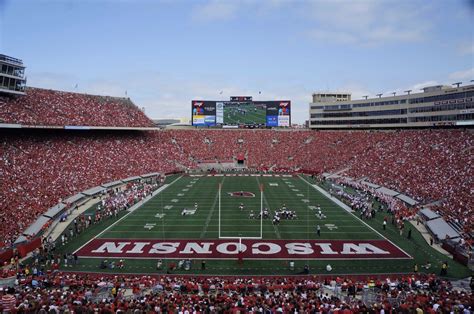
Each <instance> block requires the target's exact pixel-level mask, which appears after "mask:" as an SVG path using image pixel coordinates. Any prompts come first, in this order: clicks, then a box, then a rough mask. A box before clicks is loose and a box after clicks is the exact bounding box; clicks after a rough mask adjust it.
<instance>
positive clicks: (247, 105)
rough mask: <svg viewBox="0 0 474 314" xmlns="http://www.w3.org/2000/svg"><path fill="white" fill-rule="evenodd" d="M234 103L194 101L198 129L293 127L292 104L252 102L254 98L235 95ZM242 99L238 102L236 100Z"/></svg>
mask: <svg viewBox="0 0 474 314" xmlns="http://www.w3.org/2000/svg"><path fill="white" fill-rule="evenodd" d="M232 98H233V99H232V100H231V101H210V100H193V101H192V123H193V125H194V126H215V125H219V126H247V127H289V126H291V101H289V100H272V101H252V100H251V97H250V96H245V97H238V96H233V97H232ZM237 99H238V101H236V100H237Z"/></svg>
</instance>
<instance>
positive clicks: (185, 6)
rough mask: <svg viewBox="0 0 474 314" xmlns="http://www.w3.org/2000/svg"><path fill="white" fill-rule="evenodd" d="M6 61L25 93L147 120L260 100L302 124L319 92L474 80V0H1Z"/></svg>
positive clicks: (0, 41)
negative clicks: (284, 106)
mask: <svg viewBox="0 0 474 314" xmlns="http://www.w3.org/2000/svg"><path fill="white" fill-rule="evenodd" d="M0 53H2V54H6V55H10V56H13V57H16V58H20V59H22V60H23V62H24V64H25V65H26V67H27V69H26V76H27V85H28V86H34V87H42V88H50V89H58V90H65V91H77V92H83V93H88V94H99V95H111V96H121V97H124V96H125V95H127V96H128V97H130V98H131V99H132V100H133V102H134V103H135V104H137V105H138V106H139V107H143V108H144V110H145V113H146V114H147V115H148V116H149V117H151V118H187V119H189V118H190V116H191V108H190V107H191V100H193V99H208V100H227V99H228V98H229V96H237V95H252V96H254V99H255V100H278V99H284V100H287V99H289V100H291V101H292V122H293V123H303V122H304V121H305V120H307V119H308V106H309V105H308V104H309V102H310V101H311V94H312V93H313V92H325V91H344V92H350V93H352V95H353V99H358V98H361V97H362V96H363V95H370V96H373V97H375V95H376V94H378V93H384V94H387V95H388V93H391V92H398V93H402V92H403V91H404V90H407V89H413V90H414V91H415V90H419V89H420V88H422V87H424V86H428V85H434V84H452V83H454V82H458V81H462V82H469V81H470V80H472V79H474V0H444V1H440V0H431V1H418V0H398V1H392V0H359V1H357V0H352V1H345V0H322V1H319V0H314V1H304V0H293V1H285V0H224V1H220V0H209V1H204V0H176V1H172V0H158V1H151V0H133V1H132V0H116V1H112V0H94V1H92V0H78V1H72V0H71V1H67V0H56V1H46V0H32V1H26V0H25V1H23V0H11V1H10V0H0ZM76 86H77V87H76ZM259 92H261V93H260V94H259Z"/></svg>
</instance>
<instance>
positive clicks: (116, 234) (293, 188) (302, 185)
mask: <svg viewBox="0 0 474 314" xmlns="http://www.w3.org/2000/svg"><path fill="white" fill-rule="evenodd" d="M307 180H309V178H303V177H298V176H293V177H290V176H288V177H283V176H275V177H267V176H194V177H193V176H182V177H174V178H173V180H169V181H168V182H169V183H168V185H167V186H166V187H165V188H164V190H163V191H162V192H160V193H158V194H157V195H156V196H154V197H153V198H152V199H150V200H149V201H148V202H146V203H145V204H144V205H142V206H140V207H139V208H137V209H136V210H134V211H132V212H126V213H122V215H121V216H120V218H118V219H110V220H106V221H105V222H103V223H102V224H100V225H94V226H93V227H91V228H89V229H88V230H86V231H85V232H83V233H82V234H81V235H79V236H78V237H76V238H75V239H74V240H73V241H72V242H70V243H68V244H67V245H66V246H65V247H61V250H62V251H69V252H72V251H76V250H77V249H79V248H81V249H82V251H81V250H79V252H83V251H84V250H85V251H87V250H88V249H89V247H90V249H89V250H90V252H91V251H96V252H98V251H100V250H101V249H102V250H103V251H104V250H105V253H108V252H109V251H107V249H104V247H101V244H102V243H103V242H104V241H109V240H110V239H112V240H113V241H115V244H114V245H116V247H115V249H117V248H118V247H119V246H120V245H128V246H125V247H124V248H126V249H123V250H122V251H121V252H120V253H117V254H115V255H114V254H112V255H109V256H107V254H105V255H104V254H102V253H103V252H102V253H97V256H92V255H91V256H90V254H88V253H84V254H82V253H81V254H79V255H80V256H81V257H80V264H79V265H77V266H73V267H68V268H67V269H68V270H74V271H99V269H98V264H99V262H100V260H103V259H108V260H109V261H110V260H118V259H119V258H123V259H125V260H126V267H125V268H124V269H123V270H117V269H114V270H101V271H105V272H131V273H162V272H165V271H166V270H167V266H168V265H169V264H171V263H177V262H178V260H180V259H182V257H181V256H180V257H175V256H172V255H170V256H166V254H165V255H163V254H161V255H160V254H155V255H153V254H151V255H150V254H148V253H149V252H152V251H153V249H150V248H148V249H146V251H143V252H145V253H143V254H135V255H127V250H128V252H129V253H130V252H132V251H133V250H137V249H138V251H139V249H141V247H139V245H142V246H143V250H145V246H144V245H145V244H143V243H151V244H149V247H151V245H152V244H153V243H155V242H160V243H165V244H164V245H172V244H173V243H175V242H176V243H178V242H179V241H181V242H180V243H181V244H180V245H183V246H184V245H186V244H188V243H189V242H196V241H201V242H203V243H208V245H209V243H213V245H217V244H218V243H220V242H218V241H225V240H219V237H221V238H234V239H235V240H227V241H234V242H237V243H238V241H239V240H238V238H239V237H240V238H244V240H242V241H245V238H256V239H257V240H253V241H254V242H252V243H254V245H255V242H265V241H267V242H272V243H277V244H278V243H280V244H281V243H283V244H281V247H282V248H283V249H284V248H285V245H288V243H292V242H294V241H296V240H297V241H300V242H304V243H315V242H317V241H319V242H324V243H333V242H334V241H335V242H337V241H339V242H343V243H346V242H348V243H351V242H354V241H362V242H364V243H365V242H370V241H372V242H371V243H382V242H383V243H385V244H386V245H389V244H388V243H392V244H393V246H394V247H396V248H397V249H399V253H400V252H402V253H405V252H406V255H405V256H403V257H400V256H399V257H393V258H392V256H391V255H386V256H382V258H369V259H360V258H358V257H357V256H356V255H347V256H344V255H343V254H339V255H337V256H336V255H334V256H335V257H336V258H327V256H324V255H320V256H319V257H316V258H311V257H303V258H301V257H300V256H295V259H294V263H295V269H294V270H290V269H289V267H288V263H289V260H290V259H289V258H287V257H285V256H280V255H278V256H277V255H275V257H273V256H271V257H268V258H267V257H265V256H263V257H262V256H258V258H257V259H254V258H253V257H255V256H253V257H252V258H248V259H247V258H243V259H242V258H237V257H236V255H232V256H231V255H229V258H211V257H210V256H211V255H209V257H207V256H205V255H204V256H202V255H190V256H189V258H191V259H192V266H191V270H188V271H186V270H173V273H193V274H225V275H240V274H250V275H253V274H255V275H259V274H262V275H275V274H281V275H288V274H299V273H301V272H302V269H303V267H304V265H308V266H309V267H310V273H311V274H315V273H317V274H327V271H326V266H327V265H328V264H330V265H331V267H332V271H331V273H332V274H367V273H407V272H411V271H412V270H413V265H414V264H415V263H418V265H422V264H425V263H426V261H428V260H429V261H430V262H431V263H432V265H433V266H432V268H431V269H430V270H429V272H436V273H438V272H439V269H440V266H441V263H442V262H443V261H444V260H446V259H447V257H444V256H443V255H442V254H440V253H438V252H437V251H435V250H433V249H432V248H430V247H429V245H428V244H427V243H426V242H425V241H424V240H423V238H422V237H421V235H420V234H419V233H418V232H417V231H416V229H415V228H412V238H411V239H409V240H408V239H407V237H406V232H405V234H403V235H402V236H400V235H399V232H398V230H397V229H396V228H395V227H394V226H391V225H390V224H389V225H388V227H387V230H382V221H383V216H384V215H385V214H384V213H378V214H377V215H376V218H375V219H372V220H364V221H361V220H360V219H359V218H358V217H357V215H354V214H351V213H349V212H348V211H346V210H345V209H343V208H342V207H340V206H339V205H337V204H336V203H334V202H333V201H332V200H330V199H329V198H327V197H326V196H324V195H323V194H322V193H320V192H319V191H318V190H316V189H315V188H314V187H313V186H312V185H311V184H310V183H309V182H308V181H307ZM219 184H221V185H222V189H221V193H220V201H219V188H218V187H219ZM260 186H262V187H263V197H262V196H261V194H260V193H261V192H260ZM233 192H236V193H234V194H233V195H231V194H232V193H233ZM241 192H245V193H246V194H248V195H250V196H251V197H241V196H240V193H241ZM196 203H197V208H196V205H195V204H196ZM261 203H262V204H263V207H266V208H269V209H270V211H271V215H270V218H268V219H263V220H260V219H256V218H253V219H252V218H250V217H249V215H250V213H251V212H253V213H254V214H258V213H259V212H260V207H261ZM219 204H220V206H219ZM240 204H243V205H244V208H243V209H240V208H239V206H240ZM283 205H285V206H286V207H287V209H288V210H291V211H294V212H295V214H296V217H297V218H295V219H281V220H280V223H279V224H278V225H275V224H273V223H272V217H271V216H273V212H274V211H275V210H276V209H279V208H281V207H282V206H283ZM317 205H319V206H320V207H321V209H322V213H323V215H324V216H325V217H324V218H320V217H318V216H317V215H316V214H317V213H318V211H317V210H316V209H315V206H317ZM91 210H92V211H93V209H91ZM183 211H185V212H186V214H185V215H183ZM261 223H262V226H261ZM219 225H220V235H219ZM317 225H319V226H320V235H319V236H318V235H317V233H316V226H317ZM406 229H408V228H406ZM261 231H262V232H261ZM294 239H295V240H294ZM112 240H110V241H112ZM101 241H102V242H101ZM134 241H135V242H139V243H138V244H137V243H135V242H134ZM95 242H97V243H98V244H97V245H95V246H94V245H93V244H94V243H95ZM124 243H125V244H124ZM127 243H128V244H127ZM130 243H132V244H130ZM133 243H135V247H134V248H133V246H132V245H133ZM170 243H171V244H170ZM252 243H250V242H249V243H247V244H248V246H249V249H248V251H249V252H250V251H251V249H253V247H252V248H251V247H250V246H251V245H252ZM137 245H138V246H137ZM176 245H177V244H176ZM308 245H309V244H308ZM214 247H215V246H214ZM317 247H318V246H317ZM321 247H322V246H321ZM382 247H383V246H382ZM167 248H169V247H167ZM180 248H181V249H182V248H183V247H180ZM230 248H231V247H230ZM263 248H264V249H266V247H265V246H263ZM108 249H110V248H108ZM333 249H334V250H336V249H335V248H334V247H333ZM185 250H186V249H185ZM328 250H329V249H328ZM178 251H179V250H178ZM117 252H118V251H117ZM160 252H161V251H160ZM122 253H123V254H122ZM155 253H156V252H155ZM341 253H342V252H341ZM402 253H400V254H402ZM239 254H240V253H239ZM130 256H132V257H130ZM334 256H333V257H334ZM158 258H163V259H164V268H163V269H160V270H157V269H156V267H155V265H156V261H157V259H158ZM239 259H240V261H239ZM202 260H206V269H205V270H202V269H201V261H202ZM291 260H293V258H291ZM420 269H421V267H420ZM421 271H424V270H423V269H421ZM449 275H450V276H453V277H465V276H468V275H469V271H468V269H467V268H466V267H464V266H462V265H460V264H457V263H455V262H453V261H451V262H450V272H449Z"/></svg>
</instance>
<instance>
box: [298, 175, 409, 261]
mask: <svg viewBox="0 0 474 314" xmlns="http://www.w3.org/2000/svg"><path fill="white" fill-rule="evenodd" d="M298 177H299V178H300V179H301V180H303V181H304V182H306V183H307V184H309V185H310V186H312V187H313V188H314V189H315V190H317V191H318V192H320V193H321V194H323V195H324V196H326V197H327V198H328V199H330V200H331V201H333V202H334V203H335V204H336V205H338V206H340V207H342V208H343V209H344V210H345V211H347V212H348V213H349V214H351V215H352V216H353V217H354V218H355V219H357V220H359V221H360V222H362V223H363V224H364V225H365V226H366V227H367V228H369V229H370V230H372V231H374V232H375V233H376V234H378V235H379V236H380V237H382V238H383V239H385V240H387V241H388V242H390V243H391V244H392V245H394V246H395V247H396V248H397V249H399V250H400V251H402V252H403V253H404V254H405V255H406V256H408V257H409V258H410V259H413V256H411V255H410V254H408V253H407V252H405V251H404V250H402V248H400V247H399V246H398V245H396V244H395V243H393V242H392V241H390V239H388V238H387V237H385V236H384V235H383V234H381V233H380V232H378V231H377V230H375V229H374V228H373V227H371V226H369V224H367V223H366V222H365V221H363V220H362V219H360V218H359V217H357V215H354V213H353V212H352V210H351V208H350V207H349V206H347V205H346V204H344V203H343V202H341V201H340V200H339V199H337V198H336V197H334V196H332V195H331V194H329V193H328V192H327V191H326V190H324V189H323V188H321V187H320V186H318V185H317V184H311V183H310V182H308V181H306V179H304V178H303V177H301V176H298Z"/></svg>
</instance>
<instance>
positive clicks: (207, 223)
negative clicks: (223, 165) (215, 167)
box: [199, 177, 225, 238]
mask: <svg viewBox="0 0 474 314" xmlns="http://www.w3.org/2000/svg"><path fill="white" fill-rule="evenodd" d="M222 178H223V179H222V181H221V182H220V184H223V183H224V180H225V177H222ZM218 200H219V188H218V189H217V193H216V197H215V198H214V203H213V204H212V207H211V210H210V211H209V214H208V215H207V218H206V222H205V223H204V228H203V229H202V232H201V234H200V235H199V238H204V235H205V234H206V232H207V227H208V226H209V223H210V222H211V219H212V215H213V214H214V211H215V209H216V205H217V201H218Z"/></svg>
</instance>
